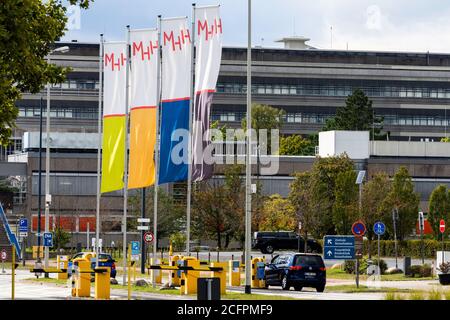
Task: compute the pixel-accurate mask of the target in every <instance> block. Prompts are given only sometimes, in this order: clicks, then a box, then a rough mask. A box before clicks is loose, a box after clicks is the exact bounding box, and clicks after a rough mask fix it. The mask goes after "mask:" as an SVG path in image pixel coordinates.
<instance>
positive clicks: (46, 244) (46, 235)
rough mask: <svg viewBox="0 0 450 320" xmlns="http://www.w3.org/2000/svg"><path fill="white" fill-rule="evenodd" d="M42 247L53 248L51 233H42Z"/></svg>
mask: <svg viewBox="0 0 450 320" xmlns="http://www.w3.org/2000/svg"><path fill="white" fill-rule="evenodd" d="M44 247H47V248H50V247H53V233H51V232H44Z"/></svg>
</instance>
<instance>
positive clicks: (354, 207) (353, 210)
mask: <svg viewBox="0 0 450 320" xmlns="http://www.w3.org/2000/svg"><path fill="white" fill-rule="evenodd" d="M355 181H356V172H355V171H354V170H348V171H343V172H341V173H339V174H338V176H337V178H336V187H335V190H334V196H335V198H336V200H335V201H334V203H333V219H332V220H333V224H334V226H335V229H336V232H337V233H338V234H349V233H350V231H351V226H352V224H353V222H355V221H356V219H357V217H358V215H359V207H358V206H359V201H358V199H359V198H358V185H357V184H356V183H355Z"/></svg>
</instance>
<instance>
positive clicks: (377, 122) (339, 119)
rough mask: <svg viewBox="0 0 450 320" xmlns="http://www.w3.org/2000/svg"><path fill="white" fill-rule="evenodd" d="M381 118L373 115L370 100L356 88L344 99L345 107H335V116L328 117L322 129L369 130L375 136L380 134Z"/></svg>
mask: <svg viewBox="0 0 450 320" xmlns="http://www.w3.org/2000/svg"><path fill="white" fill-rule="evenodd" d="M382 124H383V118H382V117H376V116H374V111H373V107H372V100H370V99H369V98H368V97H367V96H366V94H365V93H364V91H362V90H361V89H356V90H355V91H353V93H352V94H351V95H349V96H348V97H347V100H346V101H345V107H343V108H337V111H336V116H335V117H334V118H331V119H328V120H327V122H326V125H325V127H324V129H323V130H324V131H328V130H354V131H366V130H370V134H371V136H372V135H373V134H372V131H374V133H375V137H377V136H378V135H379V134H380V131H381V129H382Z"/></svg>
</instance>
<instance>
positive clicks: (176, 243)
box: [170, 232, 186, 251]
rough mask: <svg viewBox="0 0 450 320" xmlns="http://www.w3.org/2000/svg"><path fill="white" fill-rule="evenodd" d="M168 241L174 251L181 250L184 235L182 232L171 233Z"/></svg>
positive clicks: (184, 242)
mask: <svg viewBox="0 0 450 320" xmlns="http://www.w3.org/2000/svg"><path fill="white" fill-rule="evenodd" d="M170 241H171V242H172V246H173V250H174V251H181V250H183V249H184V248H185V244H186V235H185V234H184V233H182V232H176V233H173V234H171V235H170Z"/></svg>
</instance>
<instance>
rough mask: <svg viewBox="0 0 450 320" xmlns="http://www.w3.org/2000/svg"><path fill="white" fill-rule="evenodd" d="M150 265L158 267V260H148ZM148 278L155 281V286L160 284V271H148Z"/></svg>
mask: <svg viewBox="0 0 450 320" xmlns="http://www.w3.org/2000/svg"><path fill="white" fill-rule="evenodd" d="M150 264H151V265H159V264H160V260H159V259H158V258H155V259H153V258H150ZM153 274H154V275H155V276H153ZM150 278H152V279H155V284H156V283H157V284H161V283H162V271H161V270H153V269H152V270H151V271H150Z"/></svg>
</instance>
